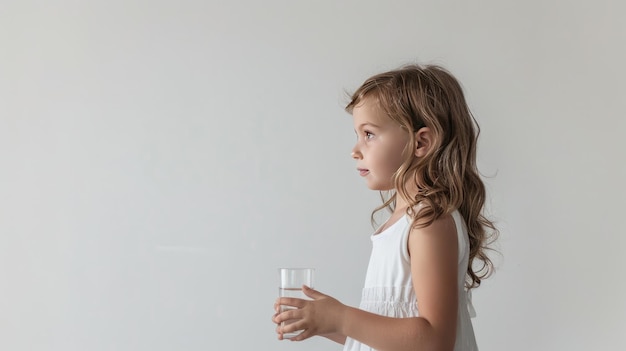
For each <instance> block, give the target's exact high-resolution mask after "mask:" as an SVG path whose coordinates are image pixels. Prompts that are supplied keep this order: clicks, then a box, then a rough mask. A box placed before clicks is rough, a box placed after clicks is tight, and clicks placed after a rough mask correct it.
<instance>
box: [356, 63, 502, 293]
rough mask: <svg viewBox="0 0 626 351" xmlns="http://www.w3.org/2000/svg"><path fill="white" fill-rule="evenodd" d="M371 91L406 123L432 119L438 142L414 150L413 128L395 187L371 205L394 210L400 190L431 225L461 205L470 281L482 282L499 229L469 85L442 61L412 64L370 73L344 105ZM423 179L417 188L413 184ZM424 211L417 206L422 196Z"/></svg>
mask: <svg viewBox="0 0 626 351" xmlns="http://www.w3.org/2000/svg"><path fill="white" fill-rule="evenodd" d="M365 99H368V100H369V99H372V100H377V101H378V104H379V107H380V108H381V110H382V111H383V113H384V114H385V115H387V116H388V117H389V118H391V119H392V120H394V121H396V122H397V123H399V124H400V125H401V126H402V128H404V129H406V130H407V131H413V132H417V131H418V130H419V129H420V128H423V127H428V128H429V129H430V130H431V133H432V135H433V139H434V143H433V145H432V146H431V148H430V150H429V151H428V153H427V154H426V155H425V156H424V157H420V158H416V157H414V150H415V147H416V144H415V143H416V141H415V133H408V134H409V136H410V141H409V143H407V146H406V147H405V150H404V161H403V163H402V165H401V166H400V168H398V170H397V171H396V172H395V174H394V179H393V181H394V184H395V191H391V192H389V193H386V192H381V198H382V200H383V204H382V205H381V206H379V207H377V208H376V209H375V210H374V211H373V212H372V219H373V218H374V215H375V214H376V213H377V212H378V211H380V210H383V209H389V210H390V211H393V210H394V208H395V203H396V198H397V196H401V197H402V198H403V199H404V200H405V201H406V202H407V203H408V205H409V207H408V209H407V214H408V215H409V216H410V217H411V218H412V219H413V223H414V225H415V226H418V227H426V226H428V225H430V224H431V223H433V221H435V220H436V219H438V218H440V217H441V216H443V215H446V214H450V213H451V212H453V211H454V210H455V209H458V210H459V212H460V214H461V215H462V216H463V218H464V220H465V223H466V224H467V229H468V233H469V247H470V253H469V263H468V267H467V275H466V284H465V285H466V287H467V288H468V289H472V288H475V287H478V286H479V285H480V283H481V280H482V279H484V278H486V277H488V276H489V275H491V274H492V273H493V271H494V265H493V263H492V261H491V260H490V259H489V257H488V255H487V252H486V251H487V250H488V249H489V244H491V243H492V242H493V241H494V240H495V239H496V238H497V236H498V230H497V229H496V227H495V225H494V223H493V222H492V221H490V220H489V219H487V218H486V217H485V216H484V215H483V207H484V204H485V197H486V195H485V186H484V184H483V182H482V180H481V179H480V176H479V173H478V169H477V166H476V142H477V139H478V135H479V134H480V128H479V126H478V123H477V122H476V120H475V119H474V117H473V116H472V113H471V112H470V110H469V107H468V106H467V103H466V101H465V97H464V95H463V89H462V88H461V85H460V84H459V82H458V81H457V80H456V79H455V78H454V77H453V76H452V74H450V72H448V71H447V70H446V69H444V68H442V67H440V66H436V65H425V66H420V65H407V66H404V67H401V68H399V69H396V70H392V71H388V72H384V73H380V74H377V75H375V76H373V77H371V78H369V79H367V80H366V81H365V82H364V83H363V84H362V85H361V87H359V88H358V89H357V90H356V91H355V92H354V94H352V96H351V99H350V103H349V104H348V105H347V106H346V111H348V112H349V113H352V110H353V109H354V107H356V106H357V105H358V104H360V103H361V102H363V101H364V100H365ZM411 180H412V181H413V182H414V184H415V185H417V189H419V190H418V192H417V194H410V193H409V192H408V191H407V184H408V182H409V181H411ZM420 203H421V204H422V205H423V207H422V209H421V210H420V211H419V212H417V213H416V212H415V211H413V210H412V209H413V208H414V207H415V206H416V205H417V204H420Z"/></svg>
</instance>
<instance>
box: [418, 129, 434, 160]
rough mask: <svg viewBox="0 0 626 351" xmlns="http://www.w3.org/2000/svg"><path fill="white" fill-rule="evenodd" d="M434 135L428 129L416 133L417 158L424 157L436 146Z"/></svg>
mask: <svg viewBox="0 0 626 351" xmlns="http://www.w3.org/2000/svg"><path fill="white" fill-rule="evenodd" d="M434 141H435V140H434V137H433V133H432V132H431V131H430V128H428V127H422V128H420V129H419V130H418V131H417V132H415V145H416V146H415V156H416V157H424V156H426V154H428V152H429V151H430V148H431V147H432V146H433V144H434Z"/></svg>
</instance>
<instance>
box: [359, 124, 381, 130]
mask: <svg viewBox="0 0 626 351" xmlns="http://www.w3.org/2000/svg"><path fill="white" fill-rule="evenodd" d="M368 126H369V127H374V128H378V129H380V126H377V125H375V124H374V123H362V124H360V125H359V126H358V127H357V129H361V128H363V127H368Z"/></svg>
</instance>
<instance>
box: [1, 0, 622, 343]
mask: <svg viewBox="0 0 626 351" xmlns="http://www.w3.org/2000/svg"><path fill="white" fill-rule="evenodd" d="M625 10H626V6H625V5H623V2H621V1H617V0H615V1H594V2H592V1H540V0H534V1H495V0H492V1H481V2H476V1H354V0H352V1H336V0H332V1H331V0H327V1H287V0H284V1H279V0H266V1H252V0H248V1H230V2H227V1H222V2H217V1H189V0H184V1H180V0H178V1H165V0H158V1H156V0H151V1H138V0H132V1H129V0H124V1H110V0H108V1H82V2H81V1H54V2H52V1H49V2H47V1H39V2H34V1H2V2H0V44H1V45H0V47H1V50H0V99H1V100H0V165H1V168H0V279H1V281H0V349H2V350H63V351H71V350H76V351H78V350H81V351H82V350H94V351H95V350H150V351H162V350H163V351H164V350H300V351H307V350H320V349H328V350H338V349H339V347H335V346H334V345H333V344H332V343H330V342H328V341H326V340H321V339H315V340H309V341H307V342H304V343H301V344H293V343H290V342H278V341H276V340H275V334H274V326H273V325H272V323H271V321H270V317H271V315H272V313H273V311H272V304H273V301H274V299H275V296H276V293H277V271H276V269H277V268H278V267H280V266H312V267H315V268H317V281H316V285H317V287H318V288H319V289H320V290H321V291H323V292H326V293H329V294H331V295H333V296H335V297H337V298H339V299H340V300H342V301H343V302H345V303H349V304H356V303H358V299H359V294H360V288H361V285H362V283H363V277H364V273H365V268H366V263H367V259H368V256H369V249H370V242H369V238H368V236H369V233H370V231H371V227H370V224H369V214H370V211H371V209H372V208H373V207H374V206H375V205H377V204H378V198H377V194H376V193H373V192H370V191H368V190H366V187H365V185H364V184H363V182H362V180H361V179H359V177H358V176H357V174H356V172H355V171H354V163H353V162H352V160H351V159H350V157H349V154H350V148H351V146H352V143H353V141H354V134H353V131H352V124H351V118H350V117H349V115H347V114H345V113H344V112H343V110H342V106H343V104H344V102H345V99H344V95H343V92H344V90H348V91H351V90H354V89H355V88H356V87H357V86H358V85H359V84H360V83H361V82H362V81H363V80H364V79H365V78H367V77H368V76H370V75H372V74H374V73H377V72H379V71H381V70H386V69H390V68H395V67H397V66H398V65H401V64H404V63H409V62H414V61H419V62H424V63H439V64H443V65H445V66H446V67H448V68H449V69H450V70H452V71H453V72H454V73H455V74H456V75H457V77H458V78H459V79H460V80H461V81H462V83H463V84H464V86H465V88H466V92H467V97H468V99H469V102H470V104H471V107H472V109H473V111H474V113H475V115H476V118H477V119H478V121H479V123H480V124H481V127H482V135H481V141H480V149H479V154H480V155H479V165H480V168H481V170H482V172H483V174H484V175H485V177H486V178H485V182H486V184H487V186H488V190H489V194H490V200H489V209H490V210H489V211H490V213H491V214H492V216H493V218H494V219H495V220H496V221H497V222H498V224H499V225H500V228H501V230H502V235H501V240H500V241H499V246H498V249H499V250H500V252H501V253H502V257H501V258H496V261H497V263H498V266H499V270H498V272H497V274H496V275H495V276H494V277H493V278H492V279H490V280H487V281H486V282H485V283H484V284H483V286H482V287H481V288H479V289H478V290H477V291H475V293H474V299H475V304H476V308H477V309H478V317H477V318H476V319H475V320H474V323H475V329H476V333H477V338H478V341H479V344H480V346H481V349H482V350H502V349H506V350H520V351H521V350H590V349H595V350H609V349H612V350H617V349H624V347H625V346H626V343H625V342H624V338H623V333H624V330H626V302H625V299H624V292H625V291H626V283H625V281H624V277H625V276H626V275H625V274H624V271H625V264H624V261H623V260H624V251H625V249H624V248H625V247H626V239H625V234H626V225H625V224H624V223H625V221H624V219H623V217H622V216H623V215H624V214H623V211H624V208H625V206H624V198H626V186H624V183H623V181H624V179H626V168H625V166H624V164H625V162H624V159H625V157H624V150H626V142H625V138H624V130H625V127H626V122H625V118H624V117H625V116H624V111H625V110H626V99H625V98H624V96H625V95H626V88H625V83H624V82H625V81H626V80H625V78H626V68H625V67H624V62H626V51H625V47H626V46H625V44H626V43H625V38H626V24H624V23H625V22H624V16H625Z"/></svg>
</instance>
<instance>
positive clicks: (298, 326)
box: [279, 320, 305, 339]
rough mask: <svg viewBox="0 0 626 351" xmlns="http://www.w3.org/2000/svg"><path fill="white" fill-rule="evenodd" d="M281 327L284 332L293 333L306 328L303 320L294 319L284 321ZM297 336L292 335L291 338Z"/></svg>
mask: <svg viewBox="0 0 626 351" xmlns="http://www.w3.org/2000/svg"><path fill="white" fill-rule="evenodd" d="M279 328H280V332H281V333H282V334H293V333H298V332H301V331H302V330H304V328H305V326H304V323H303V322H302V321H301V320H292V321H289V322H288V323H287V322H285V323H283V324H282V326H280V327H279ZM295 337H296V336H294V337H291V338H289V339H293V338H295Z"/></svg>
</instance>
